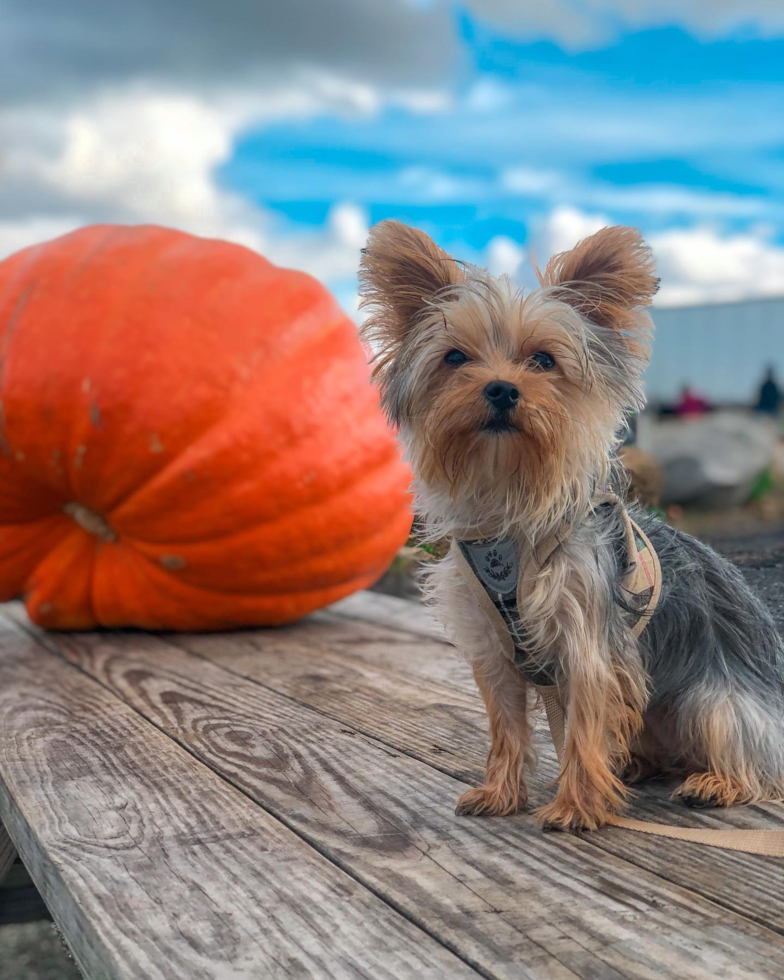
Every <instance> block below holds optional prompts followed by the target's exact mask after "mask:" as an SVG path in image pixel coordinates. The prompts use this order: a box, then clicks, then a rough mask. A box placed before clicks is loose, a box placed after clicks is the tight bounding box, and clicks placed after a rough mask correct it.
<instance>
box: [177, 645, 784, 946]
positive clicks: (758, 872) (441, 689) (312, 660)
mask: <svg viewBox="0 0 784 980" xmlns="http://www.w3.org/2000/svg"><path fill="white" fill-rule="evenodd" d="M177 642H179V643H184V644H185V645H186V646H187V647H188V649H192V650H194V651H197V652H198V653H200V654H201V655H202V656H206V657H209V658H210V659H211V660H212V661H213V662H215V663H219V664H222V665H223V666H225V667H226V668H227V669H230V670H232V671H234V672H236V673H238V674H240V675H242V676H245V677H250V678H254V679H256V680H258V681H260V682H262V683H264V684H265V685H266V686H268V687H270V688H272V689H274V690H276V691H280V692H281V693H283V694H286V695H287V696H289V697H292V698H294V699H295V700H297V701H298V702H299V703H301V704H304V705H308V706H310V707H313V708H316V709H317V710H318V711H321V712H323V713H324V714H326V715H328V716H329V717H332V718H334V719H336V720H338V721H340V722H343V723H345V724H348V725H351V726H353V727H355V728H356V729H357V730H358V731H361V732H362V733H363V734H365V735H368V736H370V737H374V738H378V739H379V740H381V741H383V742H384V743H385V744H387V745H389V746H390V747H391V748H392V749H394V750H397V751H403V752H406V753H407V754H409V755H411V756H412V757H414V758H417V759H420V760H422V761H424V762H427V763H428V764H430V765H433V766H435V767H437V768H438V769H440V770H442V771H443V772H445V773H447V774H449V775H452V776H455V777H456V778H458V779H460V780H463V781H465V782H468V783H471V784H477V783H478V782H480V781H481V779H482V775H483V771H484V758H485V755H486V752H487V735H486V719H485V715H484V709H483V707H482V705H481V702H480V700H479V697H478V695H475V694H474V695H470V694H468V693H464V692H462V691H459V690H456V689H455V688H449V687H447V686H445V685H443V684H440V683H437V682H435V681H431V682H427V681H425V680H422V681H419V680H415V679H410V678H409V677H407V676H405V674H400V675H397V676H396V675H395V673H394V672H393V671H392V670H391V669H385V670H381V669H378V668H373V667H370V666H368V665H367V664H366V663H364V662H362V661H361V660H360V659H359V658H358V657H356V656H354V655H353V651H352V655H351V656H348V655H346V656H340V655H339V654H337V653H335V652H333V651H330V652H328V653H322V652H321V651H320V650H319V649H318V646H317V645H315V646H312V647H311V649H310V650H309V651H307V652H302V651H301V650H300V649H299V647H294V648H292V650H291V651H290V652H289V653H288V654H286V655H285V656H283V655H282V651H281V650H280V649H278V650H277V652H276V654H275V655H274V656H272V655H268V653H267V649H266V645H267V634H266V633H264V632H259V633H257V634H247V636H246V637H245V638H244V639H243V642H242V643H241V644H239V645H238V646H237V647H234V646H233V645H231V646H227V645H226V644H225V643H223V642H221V640H220V639H218V638H216V637H211V636H192V637H187V638H181V639H179V640H177ZM420 655H421V658H422V661H423V663H424V662H426V660H427V658H428V656H430V657H435V658H439V657H444V656H445V655H446V656H452V657H454V656H455V654H454V653H451V654H450V653H448V652H447V648H446V647H444V646H443V645H441V644H438V645H437V646H432V645H428V644H426V643H423V644H422V646H421V647H420ZM537 746H538V749H539V756H540V761H539V769H538V772H537V775H536V777H535V778H534V779H533V780H532V781H531V780H529V782H530V788H531V790H532V793H531V801H532V803H533V804H534V805H538V804H539V803H540V802H542V800H543V799H545V798H547V796H548V795H549V794H550V793H551V792H552V790H551V788H550V783H551V781H552V779H554V778H555V776H556V774H557V771H558V770H557V765H556V762H555V757H554V753H553V751H552V745H551V743H550V740H549V736H548V735H547V733H546V731H545V730H544V728H543V727H540V728H539V730H538V732H537ZM668 792H669V788H668V787H662V786H661V785H658V784H656V783H652V784H649V785H648V786H646V787H645V788H644V789H643V790H641V792H640V793H639V794H638V795H637V797H636V800H635V805H634V806H633V808H632V811H631V812H632V814H633V815H634V816H638V817H640V818H642V819H649V820H658V821H662V822H666V823H676V824H677V823H680V824H683V825H691V826H706V827H710V826H715V827H727V826H736V827H757V826H768V827H777V826H778V827H780V826H782V817H783V816H784V810H783V809H782V808H781V807H774V806H763V807H741V808H734V809H730V810H721V811H710V810H709V811H690V810H687V809H686V808H685V807H684V806H683V805H682V804H680V803H675V802H671V801H670V800H669V799H668V798H667V793H668ZM586 839H588V840H590V842H591V844H592V845H593V846H595V847H598V848H601V849H602V850H603V851H605V852H606V853H608V854H613V855H615V856H618V857H622V858H624V859H625V860H627V861H630V862H632V863H634V864H635V865H636V866H638V867H639V868H642V869H646V870H648V871H650V872H653V873H655V874H657V875H660V876H662V877H663V878H666V879H667V880H668V881H671V882H673V883H674V884H677V885H680V886H682V887H685V888H689V889H692V890H694V891H696V892H698V893H700V894H703V895H705V896H707V897H708V898H710V899H711V900H712V901H715V902H717V903H719V904H721V905H723V906H724V907H726V908H728V909H732V910H733V911H735V912H737V913H738V914H740V915H747V916H748V917H750V918H752V919H754V920H755V921H759V922H762V923H765V924H766V925H768V926H769V927H770V928H773V929H775V930H777V931H781V930H782V928H784V926H783V924H784V876H782V875H775V876H772V875H771V873H770V861H769V859H766V858H763V857H759V856H756V855H746V854H739V853H736V852H730V851H721V850H718V849H715V848H706V847H701V846H700V845H695V844H687V843H684V842H681V841H670V840H667V841H663V840H661V839H657V838H653V837H648V836H645V835H642V834H637V833H634V832H632V831H623V830H619V829H609V828H607V829H604V830H602V831H600V832H599V833H597V834H590V835H586ZM728 882H732V885H731V887H727V883H728Z"/></svg>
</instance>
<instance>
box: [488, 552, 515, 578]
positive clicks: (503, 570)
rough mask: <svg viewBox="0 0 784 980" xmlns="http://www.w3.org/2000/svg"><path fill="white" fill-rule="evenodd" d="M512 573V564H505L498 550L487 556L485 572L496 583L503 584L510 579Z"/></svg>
mask: <svg viewBox="0 0 784 980" xmlns="http://www.w3.org/2000/svg"><path fill="white" fill-rule="evenodd" d="M511 571H512V563H511V562H509V561H507V562H505V561H504V560H503V558H502V557H501V555H500V554H499V553H498V549H497V548H493V549H492V550H491V551H488V552H487V554H486V555H485V572H486V574H487V575H489V576H490V578H491V579H492V580H493V581H494V582H503V581H504V580H505V579H507V578H509V574H510V572H511Z"/></svg>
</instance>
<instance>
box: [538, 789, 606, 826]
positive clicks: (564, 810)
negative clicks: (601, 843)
mask: <svg viewBox="0 0 784 980" xmlns="http://www.w3.org/2000/svg"><path fill="white" fill-rule="evenodd" d="M609 817H610V813H609V810H608V809H607V806H606V804H605V802H604V801H603V800H581V801H577V800H569V799H561V798H559V797H556V798H555V799H554V800H553V801H552V802H551V803H546V804H545V805H544V806H542V807H539V809H538V810H537V811H536V819H537V820H538V821H539V823H540V824H541V825H542V829H543V830H566V831H569V832H571V833H573V834H574V833H577V831H578V830H597V829H598V828H599V827H602V826H604V824H606V823H607V821H608V820H609Z"/></svg>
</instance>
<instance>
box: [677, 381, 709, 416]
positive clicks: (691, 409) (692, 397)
mask: <svg viewBox="0 0 784 980" xmlns="http://www.w3.org/2000/svg"><path fill="white" fill-rule="evenodd" d="M710 407H711V406H710V402H708V401H707V400H706V399H705V398H703V397H702V395H698V394H697V392H696V391H694V390H693V389H692V388H690V387H689V385H684V386H683V388H682V389H681V396H680V398H679V399H678V401H677V403H676V405H675V414H676V415H685V416H689V417H692V418H693V417H695V416H697V415H704V414H705V412H707V411H709V409H710Z"/></svg>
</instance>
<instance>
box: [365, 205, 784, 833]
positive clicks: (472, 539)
mask: <svg viewBox="0 0 784 980" xmlns="http://www.w3.org/2000/svg"><path fill="white" fill-rule="evenodd" d="M537 274H538V278H539V286H538V288H536V289H534V290H532V291H530V292H528V293H524V292H522V291H516V290H515V289H514V288H513V286H512V284H511V283H510V281H509V279H508V278H507V277H504V276H501V277H500V278H496V277H493V276H491V275H490V274H488V273H487V272H485V271H484V270H481V269H478V268H475V267H473V266H470V265H467V264H465V263H461V262H458V261H457V260H455V259H453V258H452V257H451V256H449V255H448V254H447V253H446V252H444V251H443V250H442V249H441V248H439V247H438V246H437V245H436V244H435V243H434V242H433V241H432V239H430V238H429V237H428V236H427V235H426V234H425V233H423V232H421V231H419V230H416V229H413V228H410V227H407V226H406V225H403V224H401V223H399V222H395V221H385V222H382V223H381V224H379V225H377V226H376V227H375V228H374V229H373V230H372V231H371V234H370V238H369V240H368V244H367V247H366V249H364V251H363V256H362V263H361V268H360V293H361V298H362V304H363V307H364V308H365V309H366V310H367V311H368V316H367V320H366V321H365V325H364V327H363V333H364V336H365V337H366V339H367V341H368V345H369V347H370V349H371V351H372V353H373V360H374V367H373V376H374V380H375V381H376V383H377V384H378V386H379V389H380V394H381V403H382V406H383V407H384V409H385V411H386V413H387V415H388V417H389V419H390V421H391V422H392V424H394V425H395V426H396V427H397V428H398V430H399V433H400V437H401V440H402V443H403V445H404V448H405V453H406V457H407V459H408V461H409V463H410V465H411V467H412V470H413V473H414V495H415V512H416V514H417V515H418V516H419V518H420V519H421V521H422V524H423V527H424V528H425V532H426V535H427V536H429V537H430V538H431V539H436V538H442V537H444V536H451V537H452V539H453V541H454V542H455V543H456V545H458V546H459V547H456V546H455V545H453V547H452V549H451V550H450V552H449V554H448V555H447V556H446V557H445V558H444V559H442V560H441V561H440V562H438V563H437V564H435V565H434V566H433V567H432V568H430V569H429V570H428V571H427V572H426V576H427V581H426V591H427V595H428V597H429V599H430V601H431V602H432V604H433V607H434V609H435V612H436V614H437V616H438V618H439V619H441V621H442V622H443V624H444V626H445V628H446V630H447V634H448V636H449V637H450V639H451V640H452V641H453V642H454V643H455V645H456V646H458V648H460V649H461V650H462V651H463V652H464V653H465V654H466V655H467V656H468V658H469V660H470V662H471V665H472V667H473V672H474V676H475V678H476V683H477V685H478V688H479V690H480V692H481V694H482V697H483V699H484V703H485V706H486V709H487V714H488V718H489V727H490V736H491V747H490V751H489V755H488V762H487V771H486V777H485V782H484V783H483V785H481V786H479V787H477V788H474V789H470V790H469V791H468V792H466V793H464V794H463V795H462V796H461V797H460V799H459V800H458V803H457V811H456V812H457V813H458V814H476V815H480V814H484V815H508V814H512V813H514V812H516V811H517V810H518V809H520V808H521V807H523V806H524V805H525V803H526V799H527V791H526V784H525V769H526V768H529V769H531V770H533V767H534V765H535V755H534V752H533V748H532V738H531V736H532V724H533V717H534V709H535V707H536V705H537V703H538V702H539V700H540V699H539V698H538V697H537V693H538V689H540V688H545V687H548V686H549V687H550V689H553V690H556V691H557V692H558V696H559V698H560V701H561V703H562V704H563V707H564V710H565V712H566V716H567V718H568V731H567V735H566V744H565V747H564V753H563V763H562V767H561V772H560V777H559V779H558V784H557V790H556V793H555V796H554V798H553V800H552V801H551V802H549V803H547V804H546V805H545V806H543V807H541V808H540V809H539V810H538V811H537V817H538V819H539V821H540V822H541V823H542V824H543V825H544V826H545V827H546V828H553V829H563V830H572V831H574V830H578V829H596V828H598V827H600V826H602V825H603V824H606V823H607V822H608V821H609V820H610V819H611V817H612V816H613V815H615V814H617V813H619V812H621V811H622V810H623V808H624V807H625V805H626V804H627V802H628V796H629V789H628V787H629V786H630V785H631V784H633V783H635V782H639V781H641V780H643V779H646V778H649V777H652V776H655V775H658V774H663V773H676V774H678V775H679V781H680V785H679V788H678V789H677V790H676V794H675V795H677V796H678V797H679V798H680V799H682V800H683V802H684V803H686V804H687V805H689V806H696V807H708V806H730V805H732V804H740V803H751V802H759V801H764V800H776V801H780V800H782V798H783V797H784V650H782V644H781V641H780V639H779V636H778V633H777V631H776V628H775V625H774V623H773V621H772V619H771V617H770V615H769V613H768V612H767V611H766V609H765V608H764V606H763V605H762V603H761V602H760V601H759V600H758V599H757V598H756V597H755V596H754V595H753V594H752V592H751V591H750V590H749V589H748V588H747V586H746V585H745V583H744V580H743V578H742V576H741V574H740V573H739V572H738V571H737V569H735V568H734V567H733V566H732V565H730V564H729V563H728V562H727V561H726V560H724V559H723V558H722V557H720V556H719V555H718V554H716V553H715V552H714V551H712V550H711V549H710V548H709V547H707V546H706V545H704V544H702V543H700V542H699V541H697V540H695V539H694V538H692V537H690V536H689V535H687V534H684V533H682V532H680V531H678V530H676V529H673V528H672V527H669V526H668V525H666V524H665V523H663V522H661V521H660V520H658V519H657V518H655V517H653V516H651V515H650V514H648V513H646V512H644V511H642V510H641V509H640V508H638V507H635V506H634V505H632V504H630V505H628V506H627V505H625V504H624V502H623V501H622V499H620V498H619V497H618V496H617V495H619V494H622V493H623V485H624V480H623V470H622V467H621V466H620V464H619V462H618V460H617V458H616V450H617V447H618V445H619V444H620V438H619V433H623V431H624V428H625V426H626V420H627V419H628V417H629V415H630V413H633V412H636V411H639V410H640V409H641V408H642V407H643V404H644V396H643V385H642V374H643V372H644V369H645V367H646V364H647V362H648V357H649V349H650V341H651V337H652V329H653V328H652V324H651V320H650V317H649V315H648V314H647V312H646V309H645V308H646V307H647V306H648V305H649V304H650V302H651V300H652V297H653V296H654V294H655V292H656V290H657V287H658V280H657V278H656V275H655V268H654V262H653V259H652V256H651V254H650V251H649V249H648V248H647V247H646V245H645V243H644V242H643V240H642V238H641V236H640V235H639V233H638V232H637V231H636V230H634V229H631V228H624V227H608V228H604V229H603V230H601V231H599V232H597V233H596V234H595V235H592V236H591V237H589V238H586V239H584V240H583V241H581V242H580V243H579V244H578V245H577V246H576V247H575V248H573V249H572V250H571V251H568V252H563V253H561V254H559V255H556V256H554V257H553V258H552V259H551V260H550V261H549V263H548V264H547V266H546V267H545V269H544V271H543V272H539V271H538V270H537ZM630 527H631V528H632V533H633V536H634V537H635V539H636V540H637V544H638V545H640V542H641V541H642V542H644V543H643V545H642V551H641V552H640V554H642V552H644V551H645V550H646V546H647V548H649V549H650V552H651V553H652V554H653V555H654V558H655V557H656V556H658V560H657V561H656V563H655V564H656V566H657V569H660V581H659V582H658V584H657V585H656V587H655V588H654V586H653V585H652V586H651V588H650V589H648V590H647V597H648V599H650V598H651V595H652V593H653V592H654V591H655V592H656V596H655V597H654V598H656V599H657V602H656V603H655V609H652V608H651V607H648V608H645V609H643V610H642V613H641V612H640V609H639V608H637V607H636V606H635V602H634V601H632V600H634V599H637V598H639V596H632V595H631V594H630V592H629V589H628V587H627V584H626V583H627V582H628V577H629V574H630V571H631V572H633V571H634V569H635V568H639V564H638V558H639V555H636V554H630V552H629V548H628V547H627V544H628V541H629V533H630V531H629V529H630ZM472 555H473V566H474V567H473V569H472V570H473V572H475V576H474V579H475V580H474V581H472V580H471V578H472V576H471V573H470V572H468V573H467V571H466V567H467V565H469V564H471V562H469V561H467V560H466V558H467V557H468V558H471V556H472ZM649 557H650V555H649ZM477 576H479V578H481V579H482V581H481V583H480V585H479V588H477V581H476V577H477ZM510 576H511V577H513V578H515V579H516V580H517V585H518V591H517V595H516V597H515V596H513V595H512V593H511V592H510V591H509V590H506V592H504V590H503V588H502V587H501V586H502V584H503V583H504V582H505V581H506V579H507V578H508V577H510ZM483 596H484V597H485V601H482V600H483ZM487 597H489V599H488V598H487ZM488 602H489V603H490V606H493V605H494V606H495V609H496V613H493V609H492V608H489V606H488ZM488 609H489V611H488ZM498 614H500V616H499V615H498ZM491 615H494V616H495V618H496V620H497V621H498V622H501V621H502V620H503V625H504V629H505V630H506V633H504V630H499V629H498V628H496V627H497V626H498V622H491ZM641 616H642V626H643V627H644V628H642V629H641V630H640V629H638V628H637V627H638V626H639V625H640V617H641Z"/></svg>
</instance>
